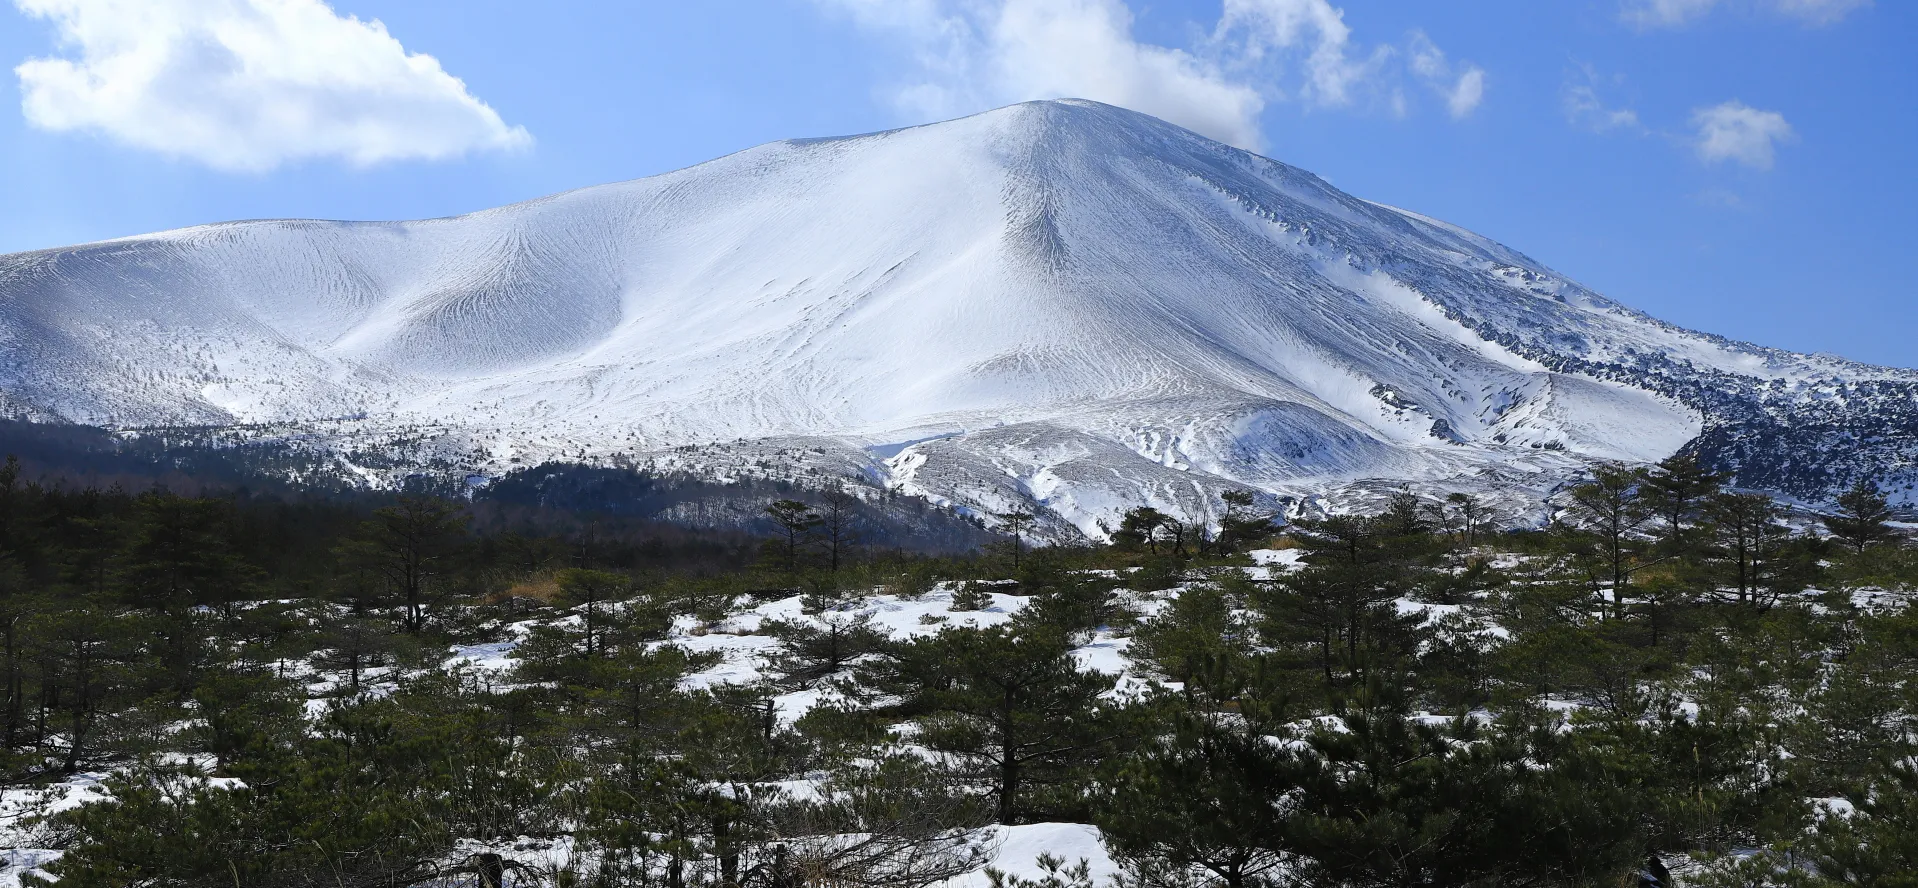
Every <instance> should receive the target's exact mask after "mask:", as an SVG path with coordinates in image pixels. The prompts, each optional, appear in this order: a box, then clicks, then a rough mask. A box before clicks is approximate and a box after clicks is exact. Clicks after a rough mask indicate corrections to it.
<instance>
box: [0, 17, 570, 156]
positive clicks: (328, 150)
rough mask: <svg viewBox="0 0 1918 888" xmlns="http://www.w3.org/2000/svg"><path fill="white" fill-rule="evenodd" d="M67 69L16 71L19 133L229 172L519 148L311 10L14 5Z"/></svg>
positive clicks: (37, 66) (431, 82) (416, 63)
mask: <svg viewBox="0 0 1918 888" xmlns="http://www.w3.org/2000/svg"><path fill="white" fill-rule="evenodd" d="M14 5H15V6H16V7H18V8H19V9H20V11H21V12H23V13H25V14H26V15H28V16H31V17H34V18H40V19H45V20H47V21H49V22H51V23H52V24H53V26H54V28H55V30H56V32H57V33H58V35H59V39H60V43H61V49H62V50H63V51H64V53H65V54H64V55H63V56H60V57H52V58H35V59H29V60H27V61H26V62H24V63H22V64H20V65H19V66H18V67H16V68H15V69H14V72H15V74H17V75H18V76H19V78H20V91H21V106H22V111H23V112H24V113H25V115H26V118H27V121H28V122H29V123H31V124H32V125H34V126H36V127H40V128H42V129H47V130H54V131H85V132H96V133H101V134H104V135H106V136H108V137H111V138H113V139H115V140H117V141H120V142H123V143H125V144H128V145H132V146H134V147H137V148H142V149H147V150H152V151H157V152H161V153H164V154H168V155H173V156H177V157H184V158H190V159H192V160H196V161H199V162H201V163H205V164H207V165H209V166H212V167H215V168H219V169H226V170H243V171H260V170H267V169H271V168H273V167H275V166H278V165H280V164H282V163H285V162H287V161H292V160H299V159H307V158H337V159H342V160H345V161H347V162H349V163H353V164H362V165H363V164H374V163H379V162H382V161H389V160H399V159H409V158H416V159H429V160H431V159H441V158H448V157H453V156H456V155H460V154H463V153H465V152H468V151H473V150H500V149H508V150H510V149H517V148H522V147H525V146H527V145H530V144H531V143H532V136H531V135H529V134H528V133H527V132H526V130H524V129H522V128H520V127H516V126H509V125H507V124H506V122H505V121H503V120H502V119H501V118H500V115H499V114H498V112H496V111H494V110H493V109H492V108H491V107H489V106H487V105H486V103H484V102H482V101H480V100H479V99H477V98H474V97H473V95H472V94H471V93H469V92H468V91H467V89H466V85H465V84H464V83H463V82H461V81H460V80H459V78H457V77H454V76H453V75H451V74H448V73H447V72H446V71H445V70H444V69H442V68H441V67H440V63H439V62H438V61H437V60H435V59H434V58H433V57H432V56H429V55H421V54H418V53H409V52H407V51H406V49H405V47H403V46H401V45H400V42H399V41H398V40H396V39H394V38H393V36H392V35H391V34H388V33H387V31H386V27H385V26H384V25H382V24H381V23H379V22H378V21H370V22H364V21H360V20H358V19H356V18H351V17H341V16H340V15H338V14H337V13H335V12H334V11H333V10H332V9H331V8H330V7H328V6H327V5H326V3H324V2H322V0H14Z"/></svg>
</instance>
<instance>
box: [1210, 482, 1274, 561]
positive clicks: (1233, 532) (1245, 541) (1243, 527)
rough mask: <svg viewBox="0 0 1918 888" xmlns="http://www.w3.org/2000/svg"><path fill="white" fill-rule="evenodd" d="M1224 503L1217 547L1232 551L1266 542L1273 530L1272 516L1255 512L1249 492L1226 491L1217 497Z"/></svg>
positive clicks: (1252, 498)
mask: <svg viewBox="0 0 1918 888" xmlns="http://www.w3.org/2000/svg"><path fill="white" fill-rule="evenodd" d="M1219 499H1220V500H1221V501H1223V502H1224V503H1225V516H1224V517H1222V518H1220V519H1219V548H1220V549H1222V550H1224V551H1227V552H1236V551H1240V550H1243V549H1247V548H1250V547H1252V546H1255V545H1258V544H1259V543H1262V542H1264V541H1265V540H1267V539H1269V538H1270V537H1271V536H1272V534H1273V532H1275V531H1276V530H1277V529H1278V528H1277V523H1276V516H1273V515H1270V514H1266V513H1261V512H1258V511H1255V510H1254V508H1253V505H1254V503H1255V502H1256V500H1255V498H1254V497H1253V494H1252V491H1249V490H1228V491H1225V492H1224V493H1221V494H1219Z"/></svg>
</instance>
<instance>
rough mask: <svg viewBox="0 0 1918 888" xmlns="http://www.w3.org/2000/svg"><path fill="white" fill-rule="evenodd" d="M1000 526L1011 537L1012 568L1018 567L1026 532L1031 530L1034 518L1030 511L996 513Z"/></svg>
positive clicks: (1023, 549) (1024, 544) (1023, 551)
mask: <svg viewBox="0 0 1918 888" xmlns="http://www.w3.org/2000/svg"><path fill="white" fill-rule="evenodd" d="M995 517H997V518H998V519H999V525H1000V527H1001V528H1002V529H1003V530H1004V531H1005V532H1006V533H1007V534H1009V535H1010V536H1011V537H1012V569H1013V570H1015V571H1016V570H1018V569H1019V562H1020V560H1021V556H1022V555H1023V554H1024V553H1025V548H1026V533H1027V532H1029V531H1031V530H1032V524H1033V521H1034V520H1036V519H1034V517H1033V515H1032V513H1031V512H1025V511H1020V510H1016V509H1015V510H1013V511H1011V512H1001V513H999V514H998V515H996V516H995Z"/></svg>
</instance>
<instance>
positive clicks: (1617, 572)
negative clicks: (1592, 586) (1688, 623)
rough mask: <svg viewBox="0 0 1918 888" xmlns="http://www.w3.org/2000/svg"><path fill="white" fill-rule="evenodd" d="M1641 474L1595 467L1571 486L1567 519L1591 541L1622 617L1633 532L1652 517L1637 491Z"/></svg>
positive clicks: (1634, 553)
mask: <svg viewBox="0 0 1918 888" xmlns="http://www.w3.org/2000/svg"><path fill="white" fill-rule="evenodd" d="M1644 478H1645V474H1644V473H1643V472H1641V471H1639V470H1637V469H1628V468H1624V467H1621V466H1599V467H1598V468H1596V469H1593V470H1592V480H1591V481H1589V482H1586V483H1584V484H1580V485H1579V486H1577V487H1574V488H1572V490H1571V494H1570V498H1569V505H1570V508H1569V511H1570V512H1571V515H1572V519H1573V522H1574V523H1575V524H1576V525H1577V526H1578V527H1579V528H1581V529H1582V530H1584V531H1585V532H1586V533H1587V534H1589V535H1590V536H1591V537H1592V538H1593V539H1594V540H1595V542H1596V545H1597V552H1596V555H1597V561H1598V564H1599V568H1600V572H1601V575H1602V576H1603V578H1604V582H1605V584H1606V585H1607V586H1608V587H1609V589H1610V591H1611V595H1612V613H1613V615H1614V616H1623V615H1624V613H1625V597H1626V594H1627V590H1628V589H1629V587H1630V585H1631V579H1632V574H1633V573H1634V572H1635V571H1637V570H1638V569H1639V568H1640V567H1642V566H1643V564H1642V562H1641V561H1640V557H1639V556H1640V554H1641V551H1640V550H1641V548H1642V546H1641V544H1640V538H1639V531H1640V529H1641V528H1643V527H1644V526H1645V523H1646V522H1648V521H1650V520H1651V519H1652V510H1651V508H1650V503H1648V502H1647V501H1646V499H1645V497H1644V495H1643V486H1644Z"/></svg>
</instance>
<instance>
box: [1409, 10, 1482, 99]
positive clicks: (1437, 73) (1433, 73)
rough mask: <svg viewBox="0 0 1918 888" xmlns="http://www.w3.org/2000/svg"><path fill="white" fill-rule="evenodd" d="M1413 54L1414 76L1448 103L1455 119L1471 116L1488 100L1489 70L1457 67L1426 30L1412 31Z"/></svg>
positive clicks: (1475, 66)
mask: <svg viewBox="0 0 1918 888" xmlns="http://www.w3.org/2000/svg"><path fill="white" fill-rule="evenodd" d="M1411 52H1412V73H1414V74H1417V75H1418V76H1419V78H1420V79H1421V80H1424V81H1425V83H1426V85H1427V86H1429V87H1431V88H1432V90H1433V91H1435V92H1437V93H1438V94H1439V96H1440V97H1441V98H1443V99H1444V100H1445V110H1446V111H1447V112H1449V113H1450V114H1451V115H1452V119H1453V120H1461V119H1463V118H1466V117H1469V116H1471V113H1472V112H1473V111H1474V110H1476V109H1477V108H1478V106H1479V103H1480V102H1482V101H1484V100H1485V69H1483V68H1480V67H1479V66H1477V65H1456V66H1455V65H1453V64H1452V63H1451V62H1450V61H1448V60H1447V59H1446V58H1445V53H1444V51H1442V50H1440V49H1439V48H1438V45H1437V44H1435V43H1433V42H1432V39H1431V38H1429V37H1427V36H1425V32H1424V31H1414V32H1412V40H1411Z"/></svg>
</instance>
